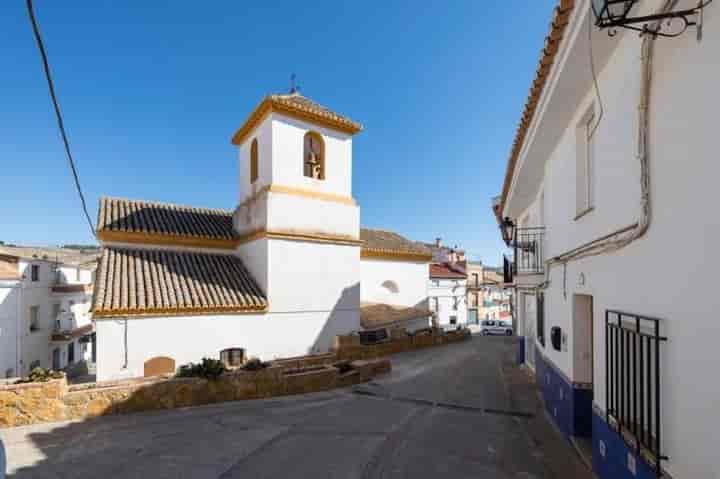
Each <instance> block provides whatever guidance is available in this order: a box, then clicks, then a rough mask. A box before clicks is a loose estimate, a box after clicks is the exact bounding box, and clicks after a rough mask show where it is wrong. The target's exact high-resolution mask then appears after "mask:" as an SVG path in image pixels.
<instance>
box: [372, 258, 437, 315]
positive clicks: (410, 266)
mask: <svg viewBox="0 0 720 479" xmlns="http://www.w3.org/2000/svg"><path fill="white" fill-rule="evenodd" d="M428 274H429V264H428V263H413V262H403V261H380V260H375V259H369V258H363V259H362V260H360V300H361V301H364V302H370V303H385V304H395V305H399V306H424V307H427V297H428V284H427V278H428ZM387 282H392V283H394V285H396V286H397V292H393V291H392V285H390V284H388V283H387ZM383 284H385V285H383ZM388 286H390V288H389V287H388Z"/></svg>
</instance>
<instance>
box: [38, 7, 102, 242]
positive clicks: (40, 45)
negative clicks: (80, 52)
mask: <svg viewBox="0 0 720 479" xmlns="http://www.w3.org/2000/svg"><path fill="white" fill-rule="evenodd" d="M26 5H27V10H28V15H29V17H30V23H31V24H32V28H33V33H34V35H35V42H36V43H37V46H38V49H39V50H40V56H41V57H42V63H43V69H44V71H45V79H46V80H47V84H48V89H49V90H50V98H51V100H52V103H53V107H54V108H55V117H56V118H57V123H58V128H59V129H60V135H61V136H62V140H63V145H64V146H65V154H66V155H67V159H68V163H69V164H70V171H71V172H72V175H73V179H74V180H75V189H76V190H77V193H78V195H79V196H80V203H81V204H82V209H83V212H84V213H85V219H86V220H87V223H88V226H89V227H90V233H91V234H92V235H93V236H95V227H94V226H93V222H92V220H91V219H90V213H88V208H87V203H86V202H85V195H84V194H83V191H82V187H81V186H80V178H79V176H78V172H77V167H76V166H75V160H74V159H73V156H72V153H71V151H70V142H69V141H68V137H67V133H66V132H65V124H64V123H63V119H62V114H61V113H60V106H59V105H58V100H57V96H56V95H55V86H54V84H53V80H52V75H51V74H50V66H49V64H48V59H47V54H46V53H45V47H44V46H43V41H42V37H41V36H40V28H39V27H38V24H37V21H36V20H35V13H34V12H33V4H32V0H26Z"/></svg>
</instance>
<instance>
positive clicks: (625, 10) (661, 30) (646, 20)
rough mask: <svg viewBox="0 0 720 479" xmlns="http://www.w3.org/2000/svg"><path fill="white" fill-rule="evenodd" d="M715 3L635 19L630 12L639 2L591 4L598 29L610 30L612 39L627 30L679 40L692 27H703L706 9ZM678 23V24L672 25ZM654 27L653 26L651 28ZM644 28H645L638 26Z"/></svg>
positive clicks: (614, 0) (594, 0)
mask: <svg viewBox="0 0 720 479" xmlns="http://www.w3.org/2000/svg"><path fill="white" fill-rule="evenodd" d="M712 1H713V0H699V2H698V4H697V6H695V7H694V8H690V9H685V10H676V11H672V10H671V11H667V12H663V13H656V14H654V15H644V16H638V17H633V16H632V15H631V14H630V12H631V10H632V9H633V7H634V6H635V4H637V3H639V0H592V10H593V13H594V14H595V25H596V26H597V27H599V28H600V29H604V28H607V29H608V34H609V35H610V36H613V35H615V33H616V31H617V28H627V29H630V30H635V31H638V32H640V34H641V35H644V34H650V35H657V36H661V37H677V36H679V35H682V34H683V33H684V32H685V30H687V28H688V27H690V26H697V27H698V34H699V33H700V27H701V26H702V11H703V8H705V7H706V6H708V5H709V4H710V3H712ZM673 20H678V21H673ZM651 23H652V24H653V26H650V24H651ZM640 24H642V26H639V25H640Z"/></svg>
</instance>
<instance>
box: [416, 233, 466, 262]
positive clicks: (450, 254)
mask: <svg viewBox="0 0 720 479" xmlns="http://www.w3.org/2000/svg"><path fill="white" fill-rule="evenodd" d="M424 245H425V246H426V247H427V248H429V249H430V251H431V252H432V260H433V263H465V250H463V249H461V248H460V247H459V246H458V245H455V246H452V247H451V246H446V245H444V244H443V242H442V238H440V237H438V238H435V242H434V243H424Z"/></svg>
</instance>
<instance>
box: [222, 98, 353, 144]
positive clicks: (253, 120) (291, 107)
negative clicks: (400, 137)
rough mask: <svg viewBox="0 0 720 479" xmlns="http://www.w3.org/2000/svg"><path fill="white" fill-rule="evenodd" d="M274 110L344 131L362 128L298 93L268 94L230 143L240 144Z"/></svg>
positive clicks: (351, 131)
mask: <svg viewBox="0 0 720 479" xmlns="http://www.w3.org/2000/svg"><path fill="white" fill-rule="evenodd" d="M273 111H276V112H278V113H282V114H285V115H288V116H291V117H296V118H300V119H301V120H306V121H310V122H315V123H319V124H321V125H324V126H327V127H329V128H333V129H335V130H340V131H343V132H346V133H350V134H354V133H357V132H359V131H361V130H362V125H361V124H360V123H357V122H355V121H353V120H351V119H350V118H348V117H346V116H344V115H341V114H339V113H335V112H334V111H332V110H330V109H329V108H327V107H324V106H322V105H320V104H319V103H316V102H314V101H313V100H310V99H309V98H307V97H305V96H303V95H301V94H299V93H289V94H287V95H269V96H266V97H265V98H264V99H263V101H262V102H260V104H259V105H258V106H257V107H256V108H255V110H254V111H253V112H252V113H251V114H250V116H249V117H248V119H247V120H246V121H245V123H244V124H243V126H241V127H240V129H239V130H238V131H237V132H235V134H234V135H233V138H232V143H233V144H235V145H239V144H241V143H242V142H243V141H244V140H245V139H246V138H247V137H248V135H250V133H251V132H252V131H253V130H254V129H255V127H256V126H257V125H258V124H259V123H260V121H261V120H262V119H263V118H265V115H267V114H268V113H270V112H273Z"/></svg>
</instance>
